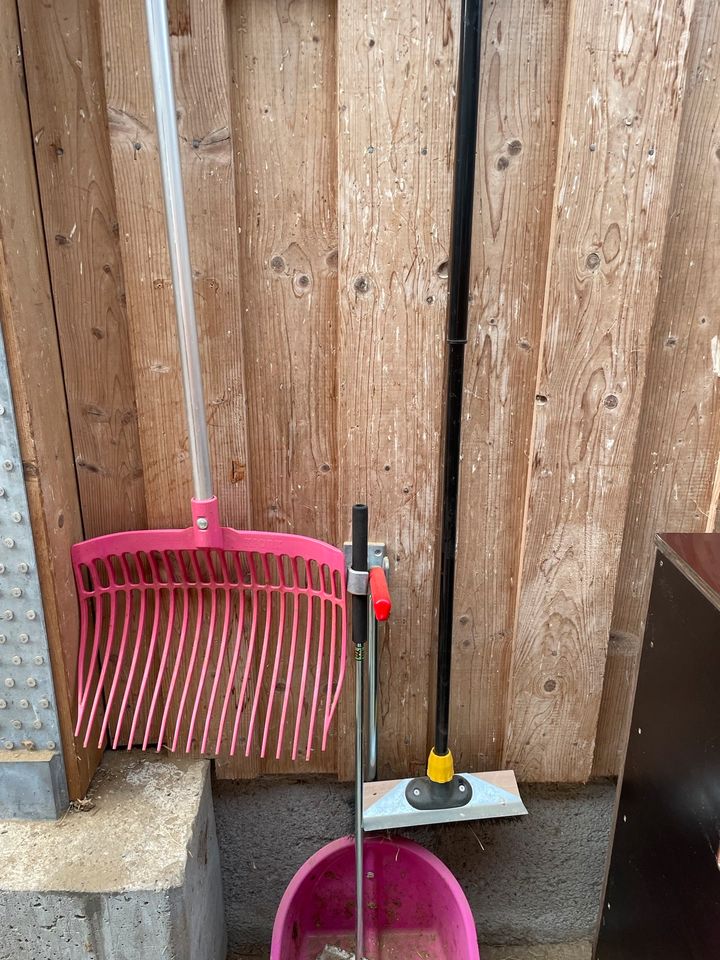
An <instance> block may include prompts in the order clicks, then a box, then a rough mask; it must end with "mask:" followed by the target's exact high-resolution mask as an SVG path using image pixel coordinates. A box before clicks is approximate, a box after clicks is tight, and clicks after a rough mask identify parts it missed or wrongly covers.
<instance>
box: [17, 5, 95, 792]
mask: <svg viewBox="0 0 720 960" xmlns="http://www.w3.org/2000/svg"><path fill="white" fill-rule="evenodd" d="M21 56H22V55H21V41H20V30H19V24H18V20H17V10H16V7H15V5H14V4H2V5H0V90H2V91H3V135H2V137H0V322H1V323H2V328H3V336H4V338H5V344H6V351H7V354H8V363H9V367H10V378H11V381H12V390H13V399H14V404H15V408H16V412H17V419H18V430H19V434H20V445H21V451H22V457H23V466H24V470H25V480H26V486H27V492H28V501H29V508H30V514H31V522H32V527H33V535H34V537H35V542H36V552H37V561H38V573H39V576H40V583H41V587H42V592H43V605H44V612H45V621H46V628H47V634H48V641H49V644H50V651H51V656H52V668H53V679H54V686H55V698H56V703H57V708H58V713H59V716H60V724H61V734H62V742H63V750H64V754H65V763H66V769H67V776H68V786H69V789H70V795H71V797H72V798H77V797H82V796H84V794H85V791H86V789H87V785H88V783H89V781H90V777H91V776H92V773H93V771H94V769H95V767H96V765H97V762H98V759H99V752H98V751H97V750H95V749H91V750H87V751H86V750H83V749H82V747H81V745H80V744H79V743H77V742H75V740H74V738H73V735H72V704H73V693H74V689H75V659H76V656H77V638H78V618H77V604H76V600H75V589H74V586H73V575H72V565H71V563H70V547H71V545H72V543H73V542H74V541H75V540H77V539H79V538H80V537H81V536H82V527H81V523H80V509H79V503H78V492H77V485H76V478H75V470H74V467H73V459H72V446H71V443H70V434H69V430H68V424H67V408H66V405H65V394H64V387H63V380H62V369H61V365H60V354H59V350H58V342H57V330H56V327H55V316H54V312H53V303H52V296H51V292H50V280H49V275H48V264H47V258H46V250H45V237H44V234H43V229H42V215H41V212H40V201H39V196H38V188H37V181H36V177H35V165H34V160H33V149H32V137H31V131H30V121H29V117H28V105H27V101H26V98H25V78H24V75H23V64H22V59H21Z"/></svg>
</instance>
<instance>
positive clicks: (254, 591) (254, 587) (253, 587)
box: [230, 554, 258, 757]
mask: <svg viewBox="0 0 720 960" xmlns="http://www.w3.org/2000/svg"><path fill="white" fill-rule="evenodd" d="M248 564H249V566H250V597H251V600H252V621H251V624H250V637H249V639H248V648H247V655H246V657H245V669H244V670H243V678H242V684H241V686H240V696H239V698H238V706H237V714H236V716H235V723H234V724H233V733H232V740H231V742H230V756H231V757H234V756H235V749H236V747H237V740H238V734H239V733H240V717H241V716H242V712H243V707H244V705H245V691H246V690H247V684H248V679H249V678H250V669H251V667H252V661H253V653H254V652H255V637H256V636H257V620H258V597H257V595H258V583H257V574H256V573H255V561H254V560H253V558H252V554H250V555H249V556H248Z"/></svg>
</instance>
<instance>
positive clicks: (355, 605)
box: [352, 503, 368, 646]
mask: <svg viewBox="0 0 720 960" xmlns="http://www.w3.org/2000/svg"><path fill="white" fill-rule="evenodd" d="M367 553H368V508H367V507H366V505H365V504H364V503H356V504H355V506H354V507H353V508H352V568H353V570H361V571H366V570H367V568H368V556H367ZM367 635H368V600H367V596H361V595H359V594H353V598H352V636H353V643H354V644H355V645H356V646H357V645H358V644H360V645H362V644H364V643H365V641H366V640H367Z"/></svg>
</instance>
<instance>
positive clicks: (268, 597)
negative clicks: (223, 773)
mask: <svg viewBox="0 0 720 960" xmlns="http://www.w3.org/2000/svg"><path fill="white" fill-rule="evenodd" d="M262 563H263V572H264V574H265V584H266V586H267V590H265V591H264V593H265V630H264V631H263V644H262V652H261V653H260V666H259V667H258V672H257V679H256V681H255V692H254V694H253V702H252V709H251V711H250V724H249V726H248V735H247V743H246V744H245V756H246V757H249V756H250V746H251V744H252V738H253V733H254V732H255V717H256V716H257V709H258V703H259V701H260V690H261V688H262V680H263V674H264V673H265V663H266V661H267V652H268V644H269V643H270V627H271V626H272V591H271V590H270V570H269V567H268V559H267V554H266V553H264V554H263V555H262Z"/></svg>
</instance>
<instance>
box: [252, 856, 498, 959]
mask: <svg viewBox="0 0 720 960" xmlns="http://www.w3.org/2000/svg"><path fill="white" fill-rule="evenodd" d="M365 876H366V881H365V955H366V957H367V958H368V960H418V958H420V960H480V951H479V950H478V945H477V939H476V933H475V923H474V921H473V916H472V913H471V911H470V906H469V904H468V902H467V899H466V897H465V894H464V893H463V891H462V889H461V887H460V884H459V883H458V882H457V880H456V879H455V877H454V876H453V875H452V873H450V871H449V870H448V868H447V867H446V866H445V864H444V863H442V862H441V861H440V860H438V858H437V857H436V856H434V854H432V853H430V852H429V851H427V850H425V849H424V847H421V846H419V845H418V844H417V843H413V842H412V841H410V840H404V839H395V840H392V839H386V838H385V837H368V838H367V839H366V840H365ZM354 931H355V852H354V846H353V841H352V838H350V837H343V838H342V839H341V840H334V841H333V842H332V843H329V844H327V846H325V847H323V848H322V849H321V850H319V851H318V852H317V853H316V854H315V855H314V856H313V857H311V858H310V859H309V860H308V861H307V863H305V864H303V866H302V867H301V868H300V869H299V870H298V872H297V873H296V874H295V876H294V877H293V879H292V881H291V882H290V885H289V886H288V888H287V890H286V891H285V894H284V896H283V898H282V901H281V903H280V908H279V910H278V913H277V916H276V918H275V925H274V927H273V936H272V946H271V948H270V960H315V958H316V957H317V956H318V955H319V954H320V953H321V952H322V950H323V948H324V947H325V946H326V944H333V945H335V946H338V947H342V948H344V949H345V950H349V951H351V952H352V951H354V942H353V940H354Z"/></svg>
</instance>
